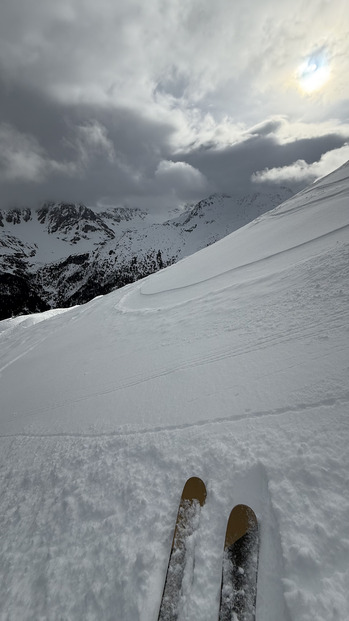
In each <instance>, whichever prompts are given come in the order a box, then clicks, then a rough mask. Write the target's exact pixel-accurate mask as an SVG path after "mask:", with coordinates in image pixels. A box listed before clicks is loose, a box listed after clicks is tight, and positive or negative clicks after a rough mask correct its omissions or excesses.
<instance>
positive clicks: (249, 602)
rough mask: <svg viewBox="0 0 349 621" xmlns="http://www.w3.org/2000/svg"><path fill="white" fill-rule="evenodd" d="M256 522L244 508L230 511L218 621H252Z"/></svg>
mask: <svg viewBox="0 0 349 621" xmlns="http://www.w3.org/2000/svg"><path fill="white" fill-rule="evenodd" d="M258 547H259V535H258V522H257V518H256V516H255V514H254V512H253V511H252V509H250V507H247V506H246V505H237V506H236V507H234V509H233V510H232V512H231V514H230V517H229V520H228V525H227V531H226V537H225V544H224V552H223V570H222V588H221V600H220V608H219V621H255V618H256V597H257V570H258Z"/></svg>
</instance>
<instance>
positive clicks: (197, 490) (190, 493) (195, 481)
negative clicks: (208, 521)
mask: <svg viewBox="0 0 349 621" xmlns="http://www.w3.org/2000/svg"><path fill="white" fill-rule="evenodd" d="M206 496H207V492H206V485H205V483H204V482H203V481H202V480H201V479H199V477H190V479H188V481H187V482H186V484H185V486H184V488H183V493H182V500H198V501H199V503H200V505H201V506H203V505H204V504H205V500H206Z"/></svg>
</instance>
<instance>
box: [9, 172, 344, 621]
mask: <svg viewBox="0 0 349 621" xmlns="http://www.w3.org/2000/svg"><path fill="white" fill-rule="evenodd" d="M331 178H332V179H333V181H331ZM302 195H303V198H302ZM347 197H348V184H347V180H346V169H345V168H343V169H342V170H341V171H339V172H338V173H336V174H335V176H334V177H331V176H330V177H329V178H326V179H325V180H322V181H321V182H320V183H319V184H317V185H315V186H314V187H312V188H311V189H310V190H309V191H308V193H302V194H301V195H299V196H298V197H296V198H295V199H293V201H294V202H292V201H288V202H287V203H286V204H285V205H284V206H283V207H281V208H280V209H278V210H276V211H274V212H271V213H270V214H268V215H266V216H263V217H262V218H260V219H259V220H258V221H256V222H255V223H253V225H248V226H247V227H244V229H241V231H239V232H236V233H233V234H232V235H231V236H229V237H228V238H226V239H224V240H222V241H221V242H219V243H217V244H215V245H214V246H211V247H210V248H208V249H205V250H203V251H201V252H200V253H198V254H197V255H194V256H193V257H189V258H188V259H186V260H183V261H181V262H180V263H178V264H176V265H174V266H172V267H171V268H169V269H167V270H164V271H162V272H160V273H158V274H156V275H155V276H152V277H149V278H148V279H145V280H144V281H141V282H139V283H135V284H133V285H129V286H128V287H125V288H124V289H122V290H118V291H116V292H114V293H112V294H109V295H108V296H105V297H103V298H98V299H95V300H93V301H92V302H90V303H89V304H86V305H84V306H81V307H76V308H73V309H69V310H65V312H63V313H59V312H57V311H55V312H50V314H48V313H43V314H42V315H33V316H30V317H26V318H17V319H14V320H6V321H4V322H0V433H1V437H0V497H1V503H0V572H1V574H2V575H1V581H0V585H1V586H0V618H1V620H4V621H5V620H6V621H15V620H16V621H17V620H18V619H23V620H29V619H30V620H31V619H50V620H51V619H52V620H62V619H64V620H68V619H69V620H70V619H74V620H75V619H77V620H80V619H81V620H84V621H85V620H95V619H103V620H104V619H105V620H108V621H109V620H110V621H112V620H113V621H115V620H117V621H119V620H120V621H138V620H140V621H153V620H156V619H157V615H158V610H159V605H160V598H161V594H162V589H163V585H164V580H165V574H166V567H167V562H168V557H169V552H170V546H171V540H172V535H173V528H174V522H175V518H176V514H177V509H178V502H179V498H180V494H181V491H182V488H183V485H184V483H185V481H186V479H187V478H189V477H190V476H199V477H201V478H202V479H203V480H204V481H205V483H206V486H207V491H208V495H207V501H206V504H205V506H204V507H203V509H202V511H201V519H200V524H199V528H198V530H197V531H196V533H195V534H194V535H193V538H192V541H191V546H192V547H191V550H192V554H191V557H190V563H189V565H188V570H187V574H186V578H185V584H184V588H183V597H182V602H181V614H180V619H179V621H193V620H194V619H197V618H200V620H202V621H209V620H212V619H216V618H217V615H218V606H219V588H220V580H221V569H222V551H223V543H224V536H225V529H226V522H227V519H228V516H229V513H230V511H231V509H232V507H233V506H235V505H236V504H239V503H244V504H248V505H250V506H251V507H252V508H253V510H254V511H255V513H256V515H257V517H258V520H259V524H260V532H261V548H260V564H259V576H258V592H257V620H258V621H310V620H313V619H317V621H329V620H331V621H342V620H344V619H347V618H349V597H348V589H347V585H348V584H349V451H348V443H349V418H348V404H349V389H348V379H347V378H348V376H349V373H348V372H349V356H348V336H349V328H348V326H349V321H348V320H349V304H348V302H349V261H348V254H349V244H348V236H347V233H348V228H347V227H348V224H349V214H348V208H347V205H348V203H347V202H345V201H347V200H348V199H347ZM302 201H303V203H302ZM302 204H303V209H302V207H301V205H302ZM307 209H310V210H311V217H310V215H309V213H308V212H307V213H305V210H307ZM297 222H298V224H297ZM258 230H259V234H258V235H257V232H258ZM251 231H252V232H251ZM254 231H256V233H254ZM251 235H252V237H251ZM257 240H258V244H257ZM255 241H256V243H255Z"/></svg>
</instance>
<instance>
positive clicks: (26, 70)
mask: <svg viewBox="0 0 349 621" xmlns="http://www.w3.org/2000/svg"><path fill="white" fill-rule="evenodd" d="M348 69H349V3H348V2H347V0H292V1H291V0H284V1H283V2H280V0H234V2H232V1H231V0H215V2H212V0H186V1H185V2H183V0H147V2H144V1H143V0H118V2H115V0H99V2H95V1H92V0H60V2H42V1H41V0H28V1H26V2H22V0H2V1H1V6H0V187H1V192H0V208H6V207H13V206H35V205H37V204H39V203H40V202H42V201H43V200H57V201H62V200H64V201H81V202H84V203H85V204H87V205H89V206H95V207H101V206H105V205H127V206H131V207H141V208H143V209H148V210H150V211H152V212H154V213H162V212H164V213H165V212H168V210H171V209H173V208H176V207H180V206H182V205H184V204H185V203H187V202H194V201H196V200H199V199H201V198H204V197H206V196H208V195H209V194H211V193H213V192H226V193H230V194H234V193H236V194H241V193H244V192H247V191H253V189H254V188H255V187H257V186H258V184H264V185H266V184H271V185H273V186H275V184H276V185H277V184H278V185H289V186H290V187H293V188H295V189H296V188H299V187H304V186H305V185H308V184H309V183H311V182H312V181H314V180H315V179H316V178H318V177H321V176H323V175H325V174H327V173H329V172H331V171H332V170H334V169H335V168H337V167H338V166H340V165H341V164H343V163H344V162H346V161H347V160H348V159H349V81H348V74H349V71H348Z"/></svg>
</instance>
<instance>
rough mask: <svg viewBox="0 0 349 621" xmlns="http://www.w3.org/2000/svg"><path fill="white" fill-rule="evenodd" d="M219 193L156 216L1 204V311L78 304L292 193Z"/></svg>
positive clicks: (159, 265)
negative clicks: (169, 215)
mask: <svg viewBox="0 0 349 621" xmlns="http://www.w3.org/2000/svg"><path fill="white" fill-rule="evenodd" d="M291 194H292V191H291V190H289V189H288V188H284V187H281V188H277V189H275V191H274V192H270V191H265V190H263V188H260V189H259V190H258V191H256V192H255V193H254V194H250V195H247V196H244V197H242V198H239V197H238V198H232V197H230V196H225V195H214V196H211V197H209V198H208V199H205V200H203V201H200V202H199V203H198V204H197V205H194V206H191V207H188V209H187V210H186V211H185V213H184V214H181V215H180V216H177V218H174V219H172V220H169V221H167V222H165V223H163V224H156V223H155V222H154V221H153V220H152V218H151V216H150V215H149V214H147V213H146V212H144V211H142V210H140V209H129V208H123V207H120V208H113V209H112V208H109V209H106V210H105V211H103V212H98V213H97V212H95V211H94V210H93V209H90V208H87V207H85V206H84V205H81V204H62V203H46V204H45V205H44V206H43V207H42V208H41V209H39V210H38V211H35V210H31V209H28V208H25V209H22V210H20V209H12V210H8V211H6V212H0V309H1V312H0V318H6V317H9V316H11V314H19V313H23V312H34V311H42V310H46V309H48V308H56V307H57V306H59V307H61V306H73V305H74V304H77V303H83V302H87V301H88V300H90V299H92V298H93V297H95V296H96V295H100V294H103V293H108V292H109V291H111V290H112V289H115V288H117V287H120V286H123V285H125V284H127V283H130V282H134V281H135V280H137V279H139V278H142V277H144V276H147V275H148V274H151V273H153V272H155V271H157V270H158V269H160V268H162V267H165V266H167V265H170V264H172V263H174V262H175V261H177V260H178V259H180V258H183V257H184V256H187V255H189V254H192V253H193V252H196V251H197V250H200V249H201V248H204V247H205V246H208V245H210V244H211V243H213V242H215V241H217V240H218V239H221V238H222V237H224V236H225V235H227V234H228V233H230V232H232V231H234V230H235V229H237V228H239V227H241V226H243V225H244V224H246V223H247V222H249V221H251V220H253V219H254V218H255V217H257V216H258V215H260V214H261V213H263V212H265V211H268V210H269V209H271V208H272V207H275V206H276V205H278V204H280V203H281V202H282V201H283V200H285V199H286V198H288V197H289V196H291Z"/></svg>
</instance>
